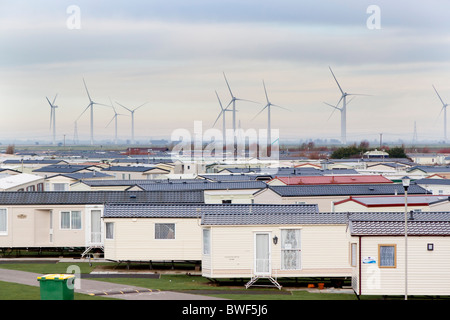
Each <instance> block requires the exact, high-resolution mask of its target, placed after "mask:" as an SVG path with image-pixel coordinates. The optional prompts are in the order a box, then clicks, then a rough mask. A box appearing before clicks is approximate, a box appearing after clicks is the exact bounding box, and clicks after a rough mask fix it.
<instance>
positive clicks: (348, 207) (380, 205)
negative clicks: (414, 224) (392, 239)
mask: <svg viewBox="0 0 450 320" xmlns="http://www.w3.org/2000/svg"><path fill="white" fill-rule="evenodd" d="M442 200H448V196H435V195H410V196H408V203H407V204H408V208H407V209H408V210H413V211H416V212H419V211H432V210H430V205H431V204H433V203H435V202H437V201H442ZM333 208H334V211H335V212H404V211H405V197H404V196H370V197H358V196H350V197H349V198H348V199H345V200H341V201H338V202H335V203H334V205H333Z"/></svg>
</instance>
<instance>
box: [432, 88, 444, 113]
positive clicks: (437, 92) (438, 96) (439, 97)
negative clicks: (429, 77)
mask: <svg viewBox="0 0 450 320" xmlns="http://www.w3.org/2000/svg"><path fill="white" fill-rule="evenodd" d="M433 88H434V91H436V94H437V96H438V97H439V100H441V102H442V105H444V106H445V103H444V101H443V100H442V98H441V96H440V95H439V93H438V92H437V90H436V88H435V87H434V85H433ZM441 111H442V110H441Z"/></svg>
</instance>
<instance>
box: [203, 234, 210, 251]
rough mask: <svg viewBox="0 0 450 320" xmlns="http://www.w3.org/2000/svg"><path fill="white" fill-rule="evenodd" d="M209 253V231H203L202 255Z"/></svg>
mask: <svg viewBox="0 0 450 320" xmlns="http://www.w3.org/2000/svg"><path fill="white" fill-rule="evenodd" d="M210 252H211V230H210V229H203V254H210Z"/></svg>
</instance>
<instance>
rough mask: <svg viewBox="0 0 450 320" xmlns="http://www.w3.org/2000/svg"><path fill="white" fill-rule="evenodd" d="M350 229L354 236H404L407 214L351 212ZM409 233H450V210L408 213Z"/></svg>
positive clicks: (429, 234)
mask: <svg viewBox="0 0 450 320" xmlns="http://www.w3.org/2000/svg"><path fill="white" fill-rule="evenodd" d="M411 217H412V219H411ZM349 230H350V234H351V235H354V236H358V235H360V236H379V235H385V236H404V234H405V215H404V213H400V212H392V213H355V214H351V215H349ZM408 235H411V236H433V235H434V236H438V235H450V212H414V213H412V216H411V213H408Z"/></svg>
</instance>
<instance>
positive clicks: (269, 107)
mask: <svg viewBox="0 0 450 320" xmlns="http://www.w3.org/2000/svg"><path fill="white" fill-rule="evenodd" d="M263 87H264V94H265V96H266V101H267V104H266V105H265V106H264V107H263V108H262V109H261V110H260V111H259V112H258V113H257V114H256V116H255V117H254V118H253V119H255V118H256V117H257V116H258V115H259V114H260V113H261V112H263V111H264V110H265V109H267V140H268V141H267V155H268V156H270V154H271V146H272V143H273V142H272V135H271V119H270V114H271V112H270V111H271V107H277V108H281V109H285V110H288V111H290V110H289V109H287V108H284V107H281V106H278V105H276V104H273V103H271V102H270V101H269V96H268V95H267V90H266V84H265V83H264V80H263Z"/></svg>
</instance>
